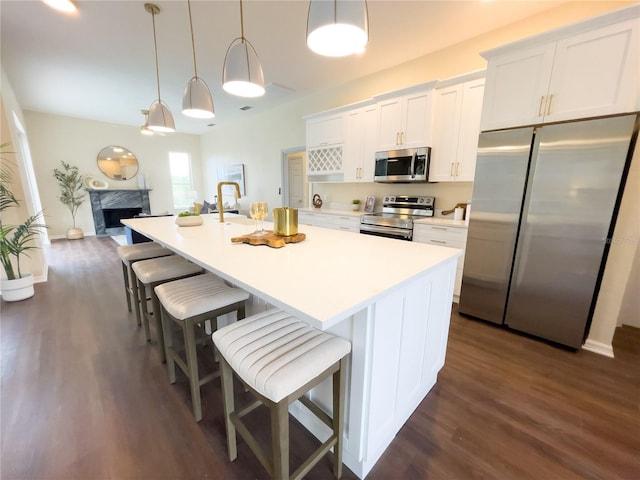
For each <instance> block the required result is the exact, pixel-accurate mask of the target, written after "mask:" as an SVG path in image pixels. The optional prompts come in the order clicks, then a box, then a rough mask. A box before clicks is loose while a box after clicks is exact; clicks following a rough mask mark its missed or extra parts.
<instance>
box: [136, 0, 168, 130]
mask: <svg viewBox="0 0 640 480" xmlns="http://www.w3.org/2000/svg"><path fill="white" fill-rule="evenodd" d="M144 9H145V10H146V11H147V12H149V13H150V14H151V19H152V22H153V47H154V50H155V54H156V83H157V85H158V99H157V100H156V101H155V102H153V103H152V104H151V107H149V117H148V127H149V130H152V131H154V132H165V133H169V132H175V131H176V126H175V123H174V122H173V116H172V115H171V112H170V111H169V108H168V107H167V106H166V105H165V104H164V103H163V102H162V100H161V98H160V73H159V70H158V42H157V40H156V15H157V14H159V13H160V8H159V7H158V6H157V5H154V4H153V3H145V4H144Z"/></svg>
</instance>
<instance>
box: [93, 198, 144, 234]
mask: <svg viewBox="0 0 640 480" xmlns="http://www.w3.org/2000/svg"><path fill="white" fill-rule="evenodd" d="M89 199H90V200H91V210H92V212H93V223H94V224H95V229H96V235H123V234H124V226H123V225H122V224H121V223H120V220H121V219H123V218H131V217H134V216H135V215H138V214H140V213H146V214H150V213H151V206H150V205H149V190H132V189H131V190H124V189H123V190H89Z"/></svg>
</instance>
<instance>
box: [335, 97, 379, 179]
mask: <svg viewBox="0 0 640 480" xmlns="http://www.w3.org/2000/svg"><path fill="white" fill-rule="evenodd" d="M377 122H378V106H377V105H376V104H373V105H367V106H365V107H360V108H356V109H353V110H350V111H348V112H347V113H346V114H345V142H344V155H343V171H344V181H345V182H373V173H374V170H375V144H376V134H377V125H378V123H377Z"/></svg>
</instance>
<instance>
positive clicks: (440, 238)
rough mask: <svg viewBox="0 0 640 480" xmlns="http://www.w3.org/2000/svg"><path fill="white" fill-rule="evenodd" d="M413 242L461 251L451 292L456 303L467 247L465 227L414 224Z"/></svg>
mask: <svg viewBox="0 0 640 480" xmlns="http://www.w3.org/2000/svg"><path fill="white" fill-rule="evenodd" d="M413 241H414V242H420V243H430V244H432V245H440V246H442V247H452V248H460V249H462V256H461V257H460V258H459V259H458V269H457V270H456V283H455V287H454V290H453V295H454V297H453V300H454V302H456V303H457V302H458V300H459V298H460V287H461V286H462V267H463V266H464V249H465V247H466V245H467V227H466V226H462V225H460V226H458V225H456V226H450V225H440V224H437V225H436V224H417V223H416V224H414V225H413Z"/></svg>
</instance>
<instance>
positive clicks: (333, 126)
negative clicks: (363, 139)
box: [307, 114, 344, 148]
mask: <svg viewBox="0 0 640 480" xmlns="http://www.w3.org/2000/svg"><path fill="white" fill-rule="evenodd" d="M343 141H344V115H343V114H336V115H328V116H326V117H319V118H311V119H309V120H307V148H310V147H322V146H326V145H336V144H339V143H342V142H343Z"/></svg>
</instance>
